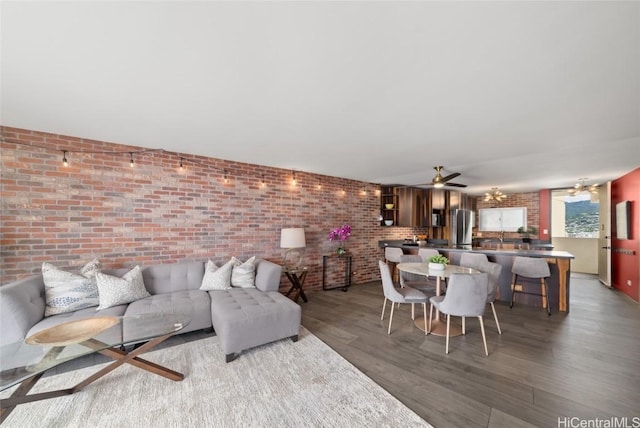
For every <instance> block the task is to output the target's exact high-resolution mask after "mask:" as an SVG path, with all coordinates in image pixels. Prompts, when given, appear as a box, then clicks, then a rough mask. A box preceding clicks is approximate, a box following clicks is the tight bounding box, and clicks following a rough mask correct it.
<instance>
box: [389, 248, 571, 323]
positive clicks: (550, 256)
mask: <svg viewBox="0 0 640 428" xmlns="http://www.w3.org/2000/svg"><path fill="white" fill-rule="evenodd" d="M378 246H379V247H380V248H381V249H383V250H384V248H385V247H395V248H402V250H403V252H404V253H405V254H417V253H418V250H419V249H420V248H433V249H436V250H438V252H440V254H443V255H445V256H446V257H447V258H448V259H449V260H450V263H451V264H454V265H459V264H460V255H461V254H462V253H479V254H486V255H487V258H488V259H489V261H490V262H495V263H498V264H500V265H501V266H502V272H501V273H500V280H499V284H498V297H497V300H499V301H503V302H509V301H511V281H512V274H511V267H512V266H513V259H514V257H515V256H521V257H536V258H545V259H546V260H547V262H548V263H549V268H550V270H551V277H550V278H547V285H548V288H549V290H548V293H549V296H548V300H549V304H550V307H551V312H552V313H553V312H554V311H555V312H557V311H560V312H568V311H569V294H570V293H569V291H570V276H571V259H574V258H575V257H574V256H573V254H571V253H568V252H566V251H547V250H533V249H528V250H525V249H506V248H504V249H503V248H496V249H488V248H473V247H471V246H459V247H452V246H446V245H430V244H426V243H424V242H418V243H413V242H407V241H406V240H388V241H379V242H378ZM382 258H383V259H384V256H383V257H382ZM519 282H520V281H519ZM524 286H525V287H526V288H527V289H528V290H530V291H532V292H538V291H539V289H540V283H539V281H536V280H532V281H526V282H524ZM516 305H527V306H534V307H541V306H542V298H540V297H538V296H531V295H526V294H524V295H520V294H519V295H518V296H517V298H516Z"/></svg>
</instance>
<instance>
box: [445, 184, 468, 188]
mask: <svg viewBox="0 0 640 428" xmlns="http://www.w3.org/2000/svg"><path fill="white" fill-rule="evenodd" d="M444 185H445V186H450V187H467V185H466V184H458V183H444Z"/></svg>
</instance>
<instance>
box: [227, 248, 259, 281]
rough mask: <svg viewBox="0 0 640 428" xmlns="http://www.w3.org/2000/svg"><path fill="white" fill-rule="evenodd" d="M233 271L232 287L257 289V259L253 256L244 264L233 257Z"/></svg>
mask: <svg viewBox="0 0 640 428" xmlns="http://www.w3.org/2000/svg"><path fill="white" fill-rule="evenodd" d="M231 261H232V262H233V270H232V271H231V286H233V287H240V288H255V287H256V257H255V256H253V257H251V258H250V259H249V260H247V261H246V262H244V263H242V262H241V261H240V260H238V259H236V258H235V257H231Z"/></svg>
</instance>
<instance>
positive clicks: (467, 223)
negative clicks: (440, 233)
mask: <svg viewBox="0 0 640 428" xmlns="http://www.w3.org/2000/svg"><path fill="white" fill-rule="evenodd" d="M451 217H452V218H451V245H452V246H460V245H471V244H472V235H471V232H472V229H473V226H474V225H475V212H474V211H471V210H462V209H457V210H455V211H454V212H453V215H452V216H451Z"/></svg>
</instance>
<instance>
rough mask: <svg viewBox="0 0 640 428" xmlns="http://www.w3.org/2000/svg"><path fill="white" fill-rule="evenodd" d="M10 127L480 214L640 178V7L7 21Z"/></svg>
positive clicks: (108, 12)
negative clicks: (453, 203)
mask: <svg viewBox="0 0 640 428" xmlns="http://www.w3.org/2000/svg"><path fill="white" fill-rule="evenodd" d="M0 12H1V14H2V17H1V19H2V22H1V23H2V30H1V36H2V58H1V59H2V64H1V73H2V74H1V85H2V86H1V114H2V116H1V120H2V124H3V125H7V126H15V127H20V128H28V129H34V130H39V131H46V132H53V133H59V134H66V135H72V136H79V137H85V138H92V139H98V140H105V141H111V142H116V143H123V144H131V145H135V146H142V147H151V148H163V149H166V150H170V151H176V152H180V153H185V154H197V155H204V156H210V157H215V158H222V159H230V160H237V161H242V162H249V163H254V164H260V165H268V166H275V167H282V168H287V169H295V170H300V171H307V172H313V173H319V174H326V175H332V176H339V177H345V178H353V179H357V180H362V181H368V182H374V183H401V184H419V183H426V182H429V181H430V180H431V178H432V177H433V175H434V171H433V169H432V168H433V166H435V165H444V166H445V170H444V175H447V174H449V173H452V172H460V173H461V174H462V175H461V176H460V177H458V178H456V179H455V180H453V181H455V182H457V183H465V184H467V185H469V187H468V188H467V191H468V192H469V193H472V194H481V193H483V192H485V191H488V190H489V189H490V188H491V187H493V186H497V187H499V188H500V189H501V190H503V191H504V192H505V193H509V192H510V191H529V190H537V189H540V188H557V187H564V186H572V185H573V184H574V183H575V182H576V181H577V180H578V179H579V178H581V177H588V178H589V180H587V184H592V183H602V182H604V181H607V180H610V179H615V178H618V177H620V176H622V175H624V174H626V173H627V172H629V171H631V170H633V169H635V168H636V167H638V166H639V165H640V2H420V1H411V2H397V1H393V2H392V1H378V2H366V1H353V2H338V1H320V2H308V1H298V2H267V1H260V2H212V1H208V2H207V1H200V2H192V1H180V2H178V1H174V2H167V1H163V2H156V1H142V2H95V1H88V2H86V1H85V2H80V1H76V2H57V1H45V2H12V1H3V2H2V4H1V10H0Z"/></svg>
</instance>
